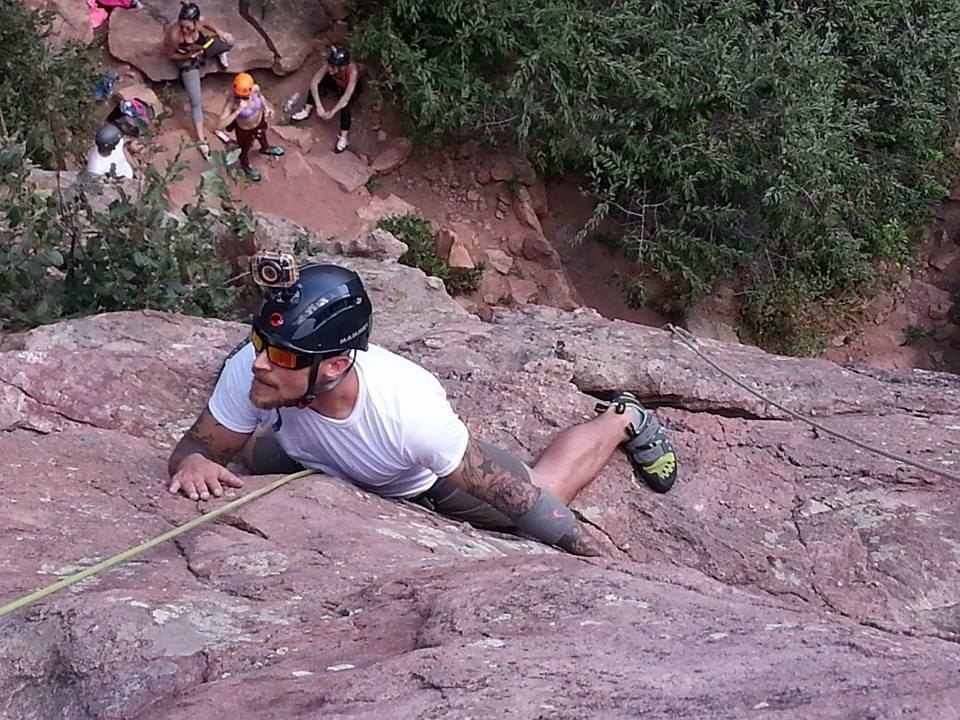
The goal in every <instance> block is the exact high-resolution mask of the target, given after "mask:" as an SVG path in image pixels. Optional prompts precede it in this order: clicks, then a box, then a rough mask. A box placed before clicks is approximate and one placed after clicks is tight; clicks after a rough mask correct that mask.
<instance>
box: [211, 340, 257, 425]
mask: <svg viewBox="0 0 960 720" xmlns="http://www.w3.org/2000/svg"><path fill="white" fill-rule="evenodd" d="M253 358H254V352H253V345H251V344H249V343H247V345H245V346H244V347H243V349H241V350H240V351H239V352H238V353H236V354H235V355H234V356H233V357H231V358H229V359H228V360H227V362H226V364H225V365H224V367H223V372H222V373H220V378H219V379H218V380H217V386H216V387H215V388H214V389H213V394H212V395H211V396H210V400H209V402H208V403H207V407H208V408H209V409H210V414H211V415H213V417H214V418H216V420H217V422H218V423H220V424H221V425H223V426H224V427H225V428H227V429H228V430H233V431H234V432H240V433H247V432H253V431H254V430H256V429H257V426H258V425H259V424H260V410H258V409H257V407H256V406H255V405H254V404H253V403H252V402H250V383H251V382H253Z"/></svg>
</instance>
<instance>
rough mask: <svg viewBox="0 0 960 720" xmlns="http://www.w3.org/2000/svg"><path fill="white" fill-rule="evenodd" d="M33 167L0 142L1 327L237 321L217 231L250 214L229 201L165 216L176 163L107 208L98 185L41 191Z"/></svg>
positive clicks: (233, 288)
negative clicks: (111, 318) (134, 314)
mask: <svg viewBox="0 0 960 720" xmlns="http://www.w3.org/2000/svg"><path fill="white" fill-rule="evenodd" d="M30 170H31V166H30V164H29V162H28V161H27V159H26V157H25V154H24V149H23V147H22V146H18V145H12V144H0V330H17V329H20V328H25V327H32V326H35V325H39V324H43V323H49V322H54V321H56V320H58V319H61V318H68V317H75V316H79V315H88V314H91V313H99V312H107V311H113V310H132V309H138V308H153V309H157V310H176V311H179V312H185V313H189V314H196V315H212V316H216V317H235V316H237V314H238V301H239V300H240V294H241V293H242V290H243V288H242V286H237V285H235V284H233V283H232V282H230V280H231V278H229V277H228V276H229V273H230V268H229V266H228V265H227V264H226V263H224V262H223V261H221V260H220V259H219V258H218V257H217V256H216V252H215V244H216V243H215V233H214V230H215V229H216V228H218V227H219V228H221V229H224V228H230V229H231V231H232V232H234V233H237V232H238V231H240V232H242V228H243V227H247V223H248V222H250V221H251V217H250V214H249V212H244V211H241V210H239V209H237V208H235V207H234V206H233V205H232V204H231V203H230V201H229V198H225V199H224V206H223V207H224V211H223V212H221V213H219V214H215V213H214V212H213V211H212V210H211V209H210V208H208V207H207V206H205V205H204V204H203V203H202V202H198V203H197V204H196V205H187V206H186V207H184V208H183V214H182V216H180V217H178V216H176V215H174V214H172V213H171V212H170V209H169V206H168V204H167V201H166V198H165V197H164V193H165V190H166V187H167V184H168V183H169V182H171V181H173V180H175V179H177V174H178V173H179V172H180V170H182V164H181V163H180V162H179V161H178V159H175V160H174V161H172V162H171V163H170V164H169V165H167V167H166V169H165V170H164V172H162V173H161V172H159V171H157V170H155V169H153V168H148V170H147V177H146V179H145V183H144V186H143V188H142V189H141V191H140V193H139V195H138V196H137V197H131V196H129V195H127V193H126V192H125V190H124V189H123V187H122V186H118V187H117V188H116V189H115V191H114V192H115V193H116V198H115V199H113V200H111V201H110V202H109V203H106V202H105V201H104V199H103V198H97V197H96V195H97V194H98V193H100V192H102V191H103V190H102V187H101V185H100V183H99V181H97V180H94V181H92V182H90V183H89V184H88V185H84V184H83V183H80V184H78V185H76V186H73V187H71V188H64V189H63V190H61V191H52V192H38V191H37V190H36V189H35V187H34V185H33V184H32V182H31V181H30ZM199 196H200V197H202V196H203V193H202V192H201V193H199ZM95 200H99V201H100V202H95ZM104 205H105V206H106V207H105V208H104V207H103V206H104Z"/></svg>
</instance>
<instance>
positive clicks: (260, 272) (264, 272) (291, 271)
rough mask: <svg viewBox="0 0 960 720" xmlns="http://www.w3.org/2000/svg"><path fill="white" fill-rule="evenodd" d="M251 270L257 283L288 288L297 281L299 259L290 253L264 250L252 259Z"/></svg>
mask: <svg viewBox="0 0 960 720" xmlns="http://www.w3.org/2000/svg"><path fill="white" fill-rule="evenodd" d="M250 272H251V274H252V275H253V281H254V282H255V283H257V285H263V286H264V287H274V288H287V287H290V286H291V285H293V284H294V283H296V282H297V279H298V278H299V277H300V273H299V271H298V270H297V259H296V258H295V257H294V256H293V255H291V254H290V253H285V252H268V251H262V252H259V253H257V254H256V255H254V256H253V259H252V260H251V261H250Z"/></svg>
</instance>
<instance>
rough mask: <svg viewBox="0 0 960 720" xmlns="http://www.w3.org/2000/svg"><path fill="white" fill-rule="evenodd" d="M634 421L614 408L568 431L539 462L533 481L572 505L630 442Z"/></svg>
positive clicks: (551, 446) (562, 434)
mask: <svg viewBox="0 0 960 720" xmlns="http://www.w3.org/2000/svg"><path fill="white" fill-rule="evenodd" d="M633 419H634V416H633V413H629V412H627V413H617V412H615V410H614V407H613V406H612V405H611V406H610V407H609V408H608V409H607V411H606V412H604V413H603V414H602V415H599V416H598V417H595V418H594V419H593V420H589V421H587V422H585V423H582V424H580V425H574V426H573V427H570V428H567V429H566V430H564V431H563V432H561V433H560V434H559V435H557V437H555V438H554V439H553V441H551V443H550V444H549V445H548V446H547V448H546V449H545V450H544V451H543V452H542V453H541V454H540V457H539V458H537V461H536V462H535V463H534V464H533V468H532V470H533V473H532V474H531V477H530V480H531V481H532V482H533V484H534V485H537V486H538V487H541V488H543V489H544V490H547V491H549V492H550V493H551V494H553V495H554V496H555V497H556V498H557V499H559V500H560V501H561V502H563V503H566V504H569V503H570V501H571V500H573V498H575V497H576V496H577V493H579V492H580V491H581V490H583V488H585V487H586V486H587V485H589V484H590V482H591V481H592V480H593V479H594V478H595V477H596V476H597V474H598V473H599V472H600V471H601V470H602V469H603V466H604V465H606V464H607V461H608V460H609V459H610V456H611V455H613V453H614V452H615V451H616V449H617V446H619V445H620V443H622V442H624V441H625V440H627V434H626V429H627V426H628V425H629V424H630V423H631V421H633Z"/></svg>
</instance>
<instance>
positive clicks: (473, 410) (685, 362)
mask: <svg viewBox="0 0 960 720" xmlns="http://www.w3.org/2000/svg"><path fill="white" fill-rule="evenodd" d="M341 262H343V263H344V264H346V265H349V266H350V267H353V268H354V269H356V270H357V271H358V272H359V273H360V274H361V276H362V277H363V279H364V281H365V283H366V285H367V287H368V289H369V291H370V294H371V296H372V300H373V303H374V307H375V308H376V312H377V322H376V325H375V340H376V341H377V342H379V343H381V344H383V345H385V346H387V347H389V348H391V349H393V350H396V351H398V352H400V353H401V354H403V355H405V356H407V357H409V358H411V359H413V360H415V361H418V362H420V363H422V364H423V365H424V366H425V367H427V368H428V369H430V370H431V371H432V372H433V373H434V374H435V375H436V376H437V377H438V378H439V379H440V381H441V382H442V383H443V385H444V386H445V388H446V390H447V393H448V395H449V397H450V399H451V402H452V403H453V405H454V406H455V407H456V408H457V409H458V411H459V412H460V414H461V416H462V417H463V418H464V420H465V422H466V423H467V424H468V426H469V427H470V428H471V431H472V432H473V433H475V434H476V435H478V436H481V437H483V438H485V439H487V440H490V441H492V442H496V443H498V444H500V445H501V446H502V447H504V448H506V449H509V450H510V451H512V452H514V453H516V454H517V455H518V456H520V457H523V458H525V459H528V460H532V458H534V457H536V455H537V454H538V453H539V451H540V450H542V449H543V448H544V447H545V446H546V444H547V443H548V442H549V440H550V438H551V437H553V436H554V435H555V433H556V432H557V431H558V430H559V429H561V428H564V427H566V426H569V425H570V424H571V423H576V422H581V421H584V420H586V419H588V418H590V417H592V416H593V406H594V403H595V402H596V400H597V399H598V398H605V397H609V396H610V394H611V393H612V392H613V391H614V390H616V389H618V388H630V389H632V390H634V391H635V392H636V393H637V394H638V395H639V396H640V397H641V398H642V399H643V400H644V402H646V403H647V404H648V405H650V406H651V407H654V408H656V409H657V413H658V416H659V417H660V419H661V420H662V421H663V422H664V423H665V424H666V425H667V426H668V427H669V429H670V433H671V438H672V440H673V442H674V444H675V446H676V448H677V451H678V453H679V456H680V458H681V463H682V475H681V479H680V481H679V482H678V484H677V486H676V487H675V488H674V490H673V491H672V492H671V493H669V494H668V495H655V494H653V493H651V492H649V491H647V490H645V489H643V488H638V487H636V486H634V485H633V484H632V482H631V473H630V469H629V467H628V464H627V462H626V460H625V459H624V458H622V457H620V456H619V455H617V456H615V457H614V458H613V459H612V460H611V461H610V462H609V463H608V464H607V466H606V467H605V468H604V470H603V471H602V473H601V474H600V477H599V479H598V480H597V482H596V483H594V484H593V485H591V486H590V487H589V488H588V489H587V490H586V491H585V492H584V493H582V494H581V496H580V497H579V498H578V499H577V500H576V501H575V503H574V507H575V508H576V510H577V511H578V512H579V513H580V514H581V516H582V517H583V518H584V519H585V520H586V521H587V522H588V523H589V524H590V525H591V527H592V528H593V529H594V530H595V531H596V536H597V538H598V539H599V540H600V541H601V542H602V543H603V544H604V547H605V548H606V552H607V555H606V557H602V558H593V559H587V560H585V559H578V558H574V557H570V556H567V555H564V554H562V553H559V552H557V551H554V550H552V549H549V548H546V547H544V546H543V545H540V544H538V543H534V542H529V541H525V540H520V539H517V538H515V537H512V536H507V535H500V534H495V533H484V532H480V531H476V530H473V529H471V528H468V527H466V526H463V525H460V524H458V523H456V522H452V521H448V520H445V519H442V518H440V517H438V516H436V515H434V514H431V513H430V512H428V511H426V510H423V509H421V508H419V507H416V506H412V505H409V504H405V503H400V502H393V501H388V500H383V499H379V498H376V497H373V496H371V495H368V494H366V493H363V492H360V491H358V490H356V489H355V488H353V487H352V486H350V485H348V484H347V483H346V482H344V481H342V480H338V479H335V478H330V477H326V476H322V475H318V476H312V477H309V478H304V479H301V480H298V481H295V482H294V483H291V484H289V485H287V486H285V487H283V488H282V489H280V490H277V491H275V492H274V493H272V494H270V495H267V496H265V497H264V498H262V499H260V500H258V501H256V502H254V503H251V504H249V505H247V506H245V507H244V508H242V509H239V510H237V511H235V512H233V513H228V514H226V515H224V516H222V517H220V518H218V519H217V521H215V522H212V523H208V524H206V525H204V526H203V527H201V528H197V529H195V530H193V531H191V532H190V533H188V534H186V535H184V536H182V537H181V538H179V539H177V540H176V541H174V542H167V543H165V544H161V545H160V546H158V547H156V548H153V549H152V550H151V551H149V552H147V553H145V554H143V555H141V556H140V557H138V558H137V559H136V560H134V561H132V562H128V563H126V564H123V565H120V566H117V567H115V568H113V569H112V570H110V571H107V572H104V573H101V574H99V575H97V576H95V577H93V578H90V579H88V580H86V581H85V582H84V583H82V584H81V585H77V586H74V587H72V588H71V589H69V590H64V591H61V592H59V593H56V594H54V595H52V596H50V597H48V598H47V599H45V600H44V601H42V602H40V603H37V604H36V605H33V606H31V607H29V608H26V609H23V610H21V611H18V612H16V613H13V614H11V615H8V616H6V617H3V618H0V717H11V718H24V719H26V718H54V717H63V718H78V719H81V718H84V719H86V718H90V719H93V718H97V719H101V718H102V719H104V720H106V719H108V718H109V719H115V718H138V720H187V719H189V720H194V719H195V718H199V717H220V716H225V717H231V718H235V719H236V720H299V719H303V720H306V719H307V718H311V719H312V718H316V717H330V718H339V717H344V718H345V717H351V718H370V719H371V720H373V719H374V718H377V719H379V718H383V717H391V718H421V717H429V718H436V719H438V720H454V719H455V718H465V717H472V718H477V719H482V720H488V719H490V720H492V719H494V718H502V717H504V716H505V715H507V714H509V715H510V716H511V717H513V718H517V719H518V720H536V719H538V718H571V719H572V718H587V717H589V718H632V717H644V718H651V719H664V720H666V718H671V719H675V720H694V719H696V720H701V719H702V718H707V717H709V718H716V719H720V720H741V719H743V718H760V719H762V720H784V719H789V720H800V719H801V718H802V719H803V720H828V719H829V720H835V719H836V720H839V719H840V718H844V719H849V720H854V719H856V720H860V719H864V720H865V719H866V718H875V719H879V720H893V719H894V718H898V719H900V720H903V719H904V718H910V719H911V720H953V719H954V718H955V717H956V711H957V708H958V707H960V690H958V688H957V683H956V668H957V665H958V663H960V649H958V646H957V641H958V639H960V624H958V622H957V615H956V608H957V607H958V604H960V597H958V596H960V589H958V588H960V582H958V580H960V577H958V570H957V568H958V563H957V553H958V548H960V490H958V487H957V484H956V483H955V482H952V481H950V480H946V479H943V478H941V477H939V476H937V475H934V474H931V473H927V472H925V471H922V470H918V469H916V468H913V467H911V466H910V465H908V464H907V463H904V462H895V461H891V460H888V459H886V458H882V457H879V456H876V455H873V454H871V453H867V452H864V451H863V450H861V449H859V448H857V447H855V446H853V445H851V444H849V443H847V442H844V441H842V440H840V439H836V438H833V437H832V436H828V435H825V434H823V433H818V432H814V431H813V430H812V429H811V428H810V427H809V426H808V425H806V424H804V423H801V422H799V421H797V420H794V419H793V418H792V417H790V416H788V415H785V414H784V413H783V412H782V411H780V410H778V409H777V408H775V407H772V406H771V405H769V404H768V403H766V402H764V401H763V400H760V399H757V398H755V397H753V396H752V395H750V394H749V393H747V392H746V391H745V390H744V389H743V388H742V387H740V386H738V385H737V384H735V383H733V382H731V381H730V380H729V379H727V378H726V377H725V376H723V375H720V374H718V373H717V372H716V371H715V370H713V369H712V368H711V367H710V366H709V365H707V364H706V363H705V362H704V361H703V360H702V359H701V358H700V357H699V356H698V355H696V354H695V353H694V352H692V351H691V350H689V349H688V348H687V347H686V346H685V345H684V344H682V343H681V342H679V341H678V340H677V339H676V338H675V337H674V336H672V335H671V334H670V333H669V332H666V331H660V330H654V329H651V328H645V327H640V326H634V325H631V324H629V323H625V322H621V321H608V320H604V319H602V318H600V317H599V316H598V315H597V314H596V313H595V312H593V311H590V310H578V311H574V312H563V311H560V310H555V309H551V308H544V307H538V306H532V305H528V306H522V307H510V308H500V309H497V310H496V311H495V312H494V314H493V317H492V322H489V323H485V322H481V321H479V320H478V319H477V318H475V317H473V316H471V315H469V314H468V313H466V312H465V311H464V310H462V309H461V308H460V307H459V306H458V305H457V304H456V303H455V302H453V301H452V300H451V299H450V298H449V297H448V296H447V295H446V293H445V292H444V291H443V290H442V285H439V286H438V285H437V284H436V283H431V282H430V281H429V280H428V278H426V277H425V276H424V274H423V273H422V272H420V271H417V270H414V269H411V268H407V267H404V266H400V265H397V264H394V263H380V262H376V261H373V260H360V259H343V260H341ZM246 335H247V328H246V327H245V326H244V325H243V324H237V323H230V322H221V321H215V320H201V319H197V318H189V317H184V316H179V315H172V314H164V313H156V312H129V313H116V314H110V315H101V316H97V317H91V318H83V319H79V320H74V321H70V322H66V323H61V324H58V325H53V326H49V327H43V328H38V329H36V330H33V331H31V332H29V333H25V334H20V335H15V336H7V337H5V338H4V342H3V345H2V349H0V396H2V402H0V428H2V429H4V430H5V432H3V433H0V496H2V497H3V499H4V507H5V512H3V513H0V604H2V603H3V602H5V601H9V600H12V599H14V598H16V597H18V596H20V595H22V594H24V593H27V592H30V591H32V590H35V589H37V588H38V587H41V586H43V585H46V584H48V583H51V582H53V581H55V580H56V579H58V578H60V577H64V576H66V575H69V574H70V573H73V572H75V571H76V570H77V569H78V568H81V567H84V566H87V565H89V564H91V563H94V562H97V561H98V560H101V559H103V558H105V557H108V556H110V555H112V554H113V553H117V552H119V551H121V550H124V549H125V548H127V547H130V546H132V545H134V544H136V543H138V542H141V541H143V540H145V539H147V538H149V537H152V536H155V535H158V534H159V533H161V532H164V531H166V530H168V529H170V528H171V527H173V526H174V525H177V524H180V523H183V522H186V521H188V520H191V519H193V518H195V517H197V516H198V514H199V513H201V512H204V511H205V510H207V509H208V508H209V507H213V506H216V505H218V504H219V503H220V502H222V501H216V502H211V503H206V504H197V503H191V502H189V501H187V500H184V499H182V498H176V497H172V496H170V495H169V494H168V493H167V492H166V491H165V489H164V488H165V481H166V456H167V454H168V452H169V449H170V447H171V445H172V444H173V442H175V439H176V438H177V437H178V436H179V435H180V434H181V433H182V432H183V431H184V429H185V428H186V427H188V426H189V425H190V423H191V422H192V421H193V419H194V417H195V416H196V414H197V412H199V410H200V409H201V408H202V407H203V405H204V402H205V398H206V397H207V394H208V392H209V391H210V388H211V386H212V385H213V383H214V380H215V377H216V373H217V369H218V368H219V366H220V363H221V361H222V359H223V357H224V355H225V354H226V353H227V352H228V351H229V350H230V348H232V347H233V346H234V345H235V344H236V343H237V342H239V341H242V340H243V339H244V338H245V337H246ZM697 347H698V348H699V349H700V350H701V351H702V352H704V353H706V354H707V355H708V356H709V357H710V358H711V359H713V360H714V361H715V362H717V363H719V365H720V366H721V367H723V368H724V369H725V370H726V371H728V372H729V373H730V374H731V375H732V376H733V377H735V378H738V379H740V380H742V381H743V382H745V383H747V384H748V386H749V387H751V388H754V389H757V390H759V391H760V392H763V393H765V394H768V395H770V396H772V397H774V398H776V399H777V400H778V401H779V402H781V403H783V404H785V405H786V406H788V407H790V408H792V409H794V410H795V411H797V412H800V413H803V414H805V415H809V416H812V417H815V418H816V419H817V420H818V421H819V422H821V423H823V424H824V425H825V426H828V427H829V428H830V429H832V430H834V431H837V432H840V433H843V434H846V435H849V436H852V437H856V438H859V439H860V440H862V441H865V442H867V443H869V444H872V445H875V446H883V448H884V449H885V450H886V451H888V452H891V453H894V454H896V455H898V456H902V457H906V458H912V459H914V460H917V461H921V462H924V463H927V464H929V465H933V466H935V467H939V468H945V469H950V468H953V467H956V461H957V455H958V452H960V451H958V447H960V411H958V410H957V408H958V407H960V381H958V380H957V379H956V378H955V377H954V376H949V375H941V374H936V373H927V372H888V371H881V370H876V369H870V368H865V367H840V366H837V365H834V364H832V363H829V362H825V361H815V360H801V359H793V358H781V357H776V356H771V355H768V354H766V353H763V352H761V351H760V350H757V349H755V348H752V347H747V346H739V345H727V344H724V343H721V342H717V341H711V340H700V341H699V344H698V346H697ZM271 479H272V478H269V477H261V478H247V487H246V488H245V489H244V491H243V492H247V491H249V490H250V489H252V488H256V487H259V486H261V485H263V484H264V483H266V482H268V481H269V480H271ZM235 495H236V493H234V492H231V493H230V496H231V497H232V496H235Z"/></svg>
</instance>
